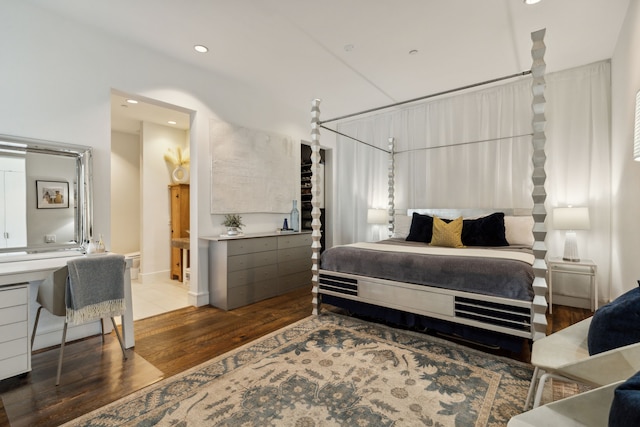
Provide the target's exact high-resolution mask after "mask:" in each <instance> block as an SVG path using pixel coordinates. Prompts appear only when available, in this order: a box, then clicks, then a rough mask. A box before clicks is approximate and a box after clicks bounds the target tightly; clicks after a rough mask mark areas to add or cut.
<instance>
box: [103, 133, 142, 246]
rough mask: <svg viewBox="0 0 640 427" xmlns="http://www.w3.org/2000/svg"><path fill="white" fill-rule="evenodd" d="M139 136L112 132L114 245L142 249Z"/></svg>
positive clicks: (112, 231) (112, 240)
mask: <svg viewBox="0 0 640 427" xmlns="http://www.w3.org/2000/svg"><path fill="white" fill-rule="evenodd" d="M140 205H141V200H140V137H139V136H138V135H134V134H129V133H123V132H112V133H111V247H110V248H108V249H109V250H111V251H113V252H116V253H120V254H127V253H131V252H138V251H140Z"/></svg>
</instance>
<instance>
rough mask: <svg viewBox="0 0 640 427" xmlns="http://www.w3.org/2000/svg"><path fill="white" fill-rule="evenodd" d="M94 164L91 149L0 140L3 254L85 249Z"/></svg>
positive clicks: (0, 250) (7, 138)
mask: <svg viewBox="0 0 640 427" xmlns="http://www.w3.org/2000/svg"><path fill="white" fill-rule="evenodd" d="M91 163H92V158H91V147H85V146H80V145H71V144H63V143H57V142H51V141H42V140H35V139H29V138H21V137H15V136H8V135H0V253H14V252H21V253H35V252H46V251H59V250H69V249H76V250H78V249H82V248H83V244H84V243H85V242H88V240H89V239H90V238H91V233H92V225H93V224H92V222H93V215H92V213H93V210H92V181H91Z"/></svg>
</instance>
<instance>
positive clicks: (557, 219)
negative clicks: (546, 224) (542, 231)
mask: <svg viewBox="0 0 640 427" xmlns="http://www.w3.org/2000/svg"><path fill="white" fill-rule="evenodd" d="M589 227H590V224H589V208H572V207H568V208H555V209H554V210H553V228H555V229H556V230H588V229H589Z"/></svg>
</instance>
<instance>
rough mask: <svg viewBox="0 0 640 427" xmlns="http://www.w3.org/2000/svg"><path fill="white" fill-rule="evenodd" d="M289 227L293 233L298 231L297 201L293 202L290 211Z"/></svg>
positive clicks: (298, 213)
mask: <svg viewBox="0 0 640 427" xmlns="http://www.w3.org/2000/svg"><path fill="white" fill-rule="evenodd" d="M289 225H290V226H291V229H292V230H293V231H300V211H298V201H297V200H294V201H293V209H291V218H290V220H289Z"/></svg>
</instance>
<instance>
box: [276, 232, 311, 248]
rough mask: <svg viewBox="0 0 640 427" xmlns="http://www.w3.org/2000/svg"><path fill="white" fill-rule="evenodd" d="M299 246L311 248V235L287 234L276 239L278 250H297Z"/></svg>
mask: <svg viewBox="0 0 640 427" xmlns="http://www.w3.org/2000/svg"><path fill="white" fill-rule="evenodd" d="M300 246H309V247H311V233H305V234H288V235H284V236H280V237H278V249H285V248H297V247H300Z"/></svg>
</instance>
